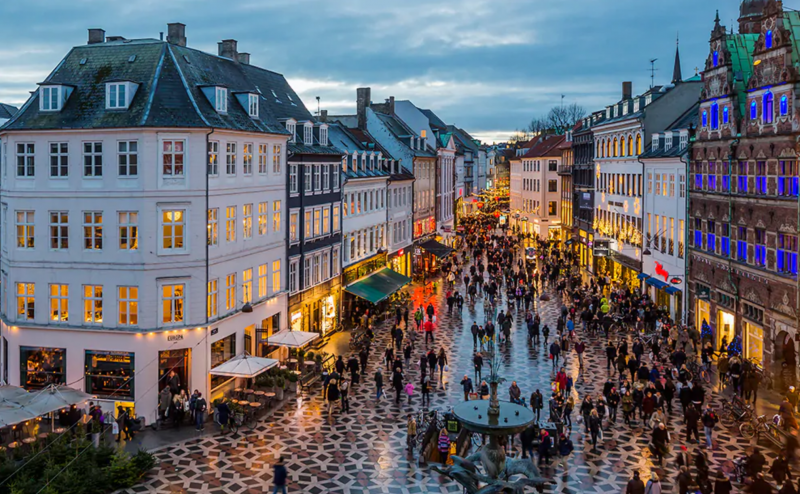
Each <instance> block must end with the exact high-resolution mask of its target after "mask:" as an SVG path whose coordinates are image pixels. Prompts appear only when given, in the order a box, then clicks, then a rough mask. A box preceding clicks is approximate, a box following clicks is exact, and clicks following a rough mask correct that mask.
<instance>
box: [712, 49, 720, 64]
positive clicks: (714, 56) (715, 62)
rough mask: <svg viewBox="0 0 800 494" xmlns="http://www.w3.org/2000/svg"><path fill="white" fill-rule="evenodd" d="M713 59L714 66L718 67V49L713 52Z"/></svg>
mask: <svg viewBox="0 0 800 494" xmlns="http://www.w3.org/2000/svg"><path fill="white" fill-rule="evenodd" d="M713 59H714V67H718V66H719V52H718V51H715V52H714V55H713Z"/></svg>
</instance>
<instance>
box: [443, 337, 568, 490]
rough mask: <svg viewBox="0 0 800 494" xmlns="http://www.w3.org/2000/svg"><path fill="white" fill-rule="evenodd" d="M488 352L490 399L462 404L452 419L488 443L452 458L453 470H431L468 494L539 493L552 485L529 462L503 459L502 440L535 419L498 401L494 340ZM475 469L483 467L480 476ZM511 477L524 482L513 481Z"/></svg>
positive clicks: (519, 407)
mask: <svg viewBox="0 0 800 494" xmlns="http://www.w3.org/2000/svg"><path fill="white" fill-rule="evenodd" d="M487 348H488V350H487V352H486V355H487V358H488V360H489V387H490V395H489V399H488V400H473V401H465V402H463V403H461V404H459V405H457V406H456V407H454V408H453V415H455V417H456V418H457V419H458V420H459V421H460V422H461V425H462V426H463V427H464V428H465V429H467V430H468V431H471V432H474V433H479V434H484V435H486V436H488V439H489V440H488V443H487V444H485V445H483V446H482V447H481V448H480V449H479V450H478V451H477V452H475V453H473V454H472V455H470V456H468V457H467V458H460V457H458V456H453V466H450V467H447V468H439V467H434V468H433V469H434V470H435V471H437V472H439V473H441V474H443V475H445V476H447V477H450V478H451V479H453V480H455V481H456V482H458V483H459V484H461V485H462V486H463V487H464V490H465V491H466V492H467V493H468V494H493V493H508V494H522V493H523V492H524V491H525V487H527V486H533V487H536V488H537V489H539V490H541V489H542V488H543V486H544V485H545V484H547V483H553V482H552V481H551V480H549V479H545V478H542V477H541V475H540V473H539V469H538V468H537V467H536V465H535V464H534V463H533V460H532V459H531V458H526V459H511V458H506V453H505V447H504V446H503V445H502V444H501V443H500V439H501V438H503V437H508V436H510V435H513V434H519V433H520V432H522V431H524V430H525V429H526V428H527V427H528V426H530V425H531V424H532V423H533V421H534V417H533V412H532V411H531V410H530V409H528V408H526V407H524V406H522V405H517V404H515V403H511V402H507V401H502V402H501V401H500V400H498V398H497V387H498V385H499V384H501V383H502V382H504V381H505V379H503V378H501V377H500V358H499V356H498V355H497V348H496V346H495V341H494V339H491V340H488V342H487ZM478 465H480V466H482V467H483V473H481V471H480V470H479V469H478ZM514 475H522V476H523V477H524V478H520V479H518V480H514V481H512V480H511V477H512V476H514Z"/></svg>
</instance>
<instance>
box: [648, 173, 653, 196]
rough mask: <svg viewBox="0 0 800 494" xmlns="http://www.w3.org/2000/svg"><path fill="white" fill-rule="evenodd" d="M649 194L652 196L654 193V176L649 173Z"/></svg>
mask: <svg viewBox="0 0 800 494" xmlns="http://www.w3.org/2000/svg"><path fill="white" fill-rule="evenodd" d="M647 193H648V194H652V193H653V174H652V173H648V174H647Z"/></svg>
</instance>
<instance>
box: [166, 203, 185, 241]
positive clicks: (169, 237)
mask: <svg viewBox="0 0 800 494" xmlns="http://www.w3.org/2000/svg"><path fill="white" fill-rule="evenodd" d="M185 213H186V212H185V211H184V210H182V209H175V210H169V211H162V212H161V236H162V243H161V247H162V248H163V249H164V250H183V249H184V248H185V244H184V236H185V227H186V217H185Z"/></svg>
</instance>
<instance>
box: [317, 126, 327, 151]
mask: <svg viewBox="0 0 800 494" xmlns="http://www.w3.org/2000/svg"><path fill="white" fill-rule="evenodd" d="M319 145H320V146H327V145H328V126H327V125H323V126H322V127H320V128H319Z"/></svg>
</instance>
